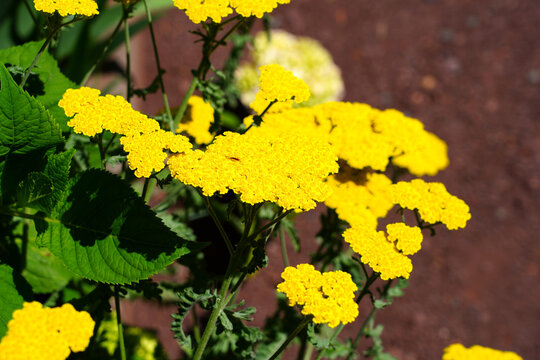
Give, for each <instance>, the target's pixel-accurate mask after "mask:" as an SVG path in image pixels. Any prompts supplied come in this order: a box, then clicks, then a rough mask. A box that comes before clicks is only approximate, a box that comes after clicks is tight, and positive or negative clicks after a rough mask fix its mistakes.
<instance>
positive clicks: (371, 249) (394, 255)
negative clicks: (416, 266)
mask: <svg viewBox="0 0 540 360" xmlns="http://www.w3.org/2000/svg"><path fill="white" fill-rule="evenodd" d="M343 238H344V240H345V241H346V242H347V243H349V245H350V246H351V248H352V249H353V250H354V251H355V252H356V253H358V254H359V255H360V261H362V263H364V264H367V265H369V266H371V268H372V269H373V270H374V271H376V272H378V273H380V274H381V275H380V276H381V279H383V280H389V279H395V278H397V277H403V278H405V279H408V278H409V275H410V273H411V271H412V268H413V266H412V262H411V259H409V258H408V257H407V256H406V255H404V254H403V253H401V252H400V251H399V250H398V249H397V248H396V245H395V243H394V241H392V240H389V239H388V238H387V237H386V234H385V233H384V232H383V231H376V230H373V229H369V228H367V227H364V226H357V227H355V226H353V227H351V228H349V229H347V230H345V232H344V233H343Z"/></svg>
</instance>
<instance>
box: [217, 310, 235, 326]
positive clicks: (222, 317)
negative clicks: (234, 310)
mask: <svg viewBox="0 0 540 360" xmlns="http://www.w3.org/2000/svg"><path fill="white" fill-rule="evenodd" d="M219 322H220V323H221V326H223V327H224V328H225V330H227V331H231V330H232V329H233V324H232V322H231V320H229V317H228V316H227V314H226V313H225V311H222V312H220V313H219Z"/></svg>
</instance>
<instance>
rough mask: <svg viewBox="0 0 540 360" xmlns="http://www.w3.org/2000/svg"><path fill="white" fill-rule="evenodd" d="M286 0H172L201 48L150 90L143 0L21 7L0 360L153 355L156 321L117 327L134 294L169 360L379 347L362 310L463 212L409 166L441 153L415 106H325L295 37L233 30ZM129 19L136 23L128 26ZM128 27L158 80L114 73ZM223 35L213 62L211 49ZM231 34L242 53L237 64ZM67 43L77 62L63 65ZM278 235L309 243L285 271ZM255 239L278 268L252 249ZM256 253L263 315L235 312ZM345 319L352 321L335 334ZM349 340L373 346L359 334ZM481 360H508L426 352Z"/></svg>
mask: <svg viewBox="0 0 540 360" xmlns="http://www.w3.org/2000/svg"><path fill="white" fill-rule="evenodd" d="M290 2H291V1H290V0H257V1H255V0H171V1H170V2H169V3H168V4H167V6H166V7H167V8H171V11H181V12H182V13H185V15H186V16H187V17H188V18H189V20H191V23H190V24H192V29H191V32H192V33H193V34H194V36H196V37H197V38H195V39H194V40H196V41H200V42H202V54H201V58H200V63H199V65H198V66H197V67H196V68H195V69H193V72H192V74H193V78H192V79H189V81H190V86H189V88H188V90H187V91H186V94H184V97H183V99H171V102H170V104H169V98H168V96H167V92H166V89H165V84H164V81H163V75H164V70H163V68H162V67H161V63H160V58H159V51H158V46H157V41H156V36H155V33H154V29H153V22H152V15H153V14H155V12H156V11H157V10H159V6H163V5H159V4H158V3H157V2H150V1H147V0H135V1H133V0H129V1H128V0H122V1H116V2H107V1H97V2H96V1H93V0H49V1H47V0H35V1H34V2H33V4H34V9H32V8H31V6H30V5H31V4H30V3H28V4H27V5H28V9H27V10H29V11H30V14H31V16H32V17H33V19H34V20H35V26H36V31H35V32H34V34H35V35H36V37H39V38H36V39H35V40H36V41H31V42H28V43H25V44H21V45H17V46H13V47H11V48H8V49H2V50H0V60H1V61H2V62H1V64H0V86H1V88H0V109H1V111H0V175H1V176H0V215H1V216H0V228H1V229H2V231H1V232H0V233H1V234H0V294H1V296H0V359H2V360H4V359H6V360H13V359H45V360H56V359H67V358H68V357H73V358H84V359H107V358H117V359H122V360H126V359H133V360H140V359H144V360H152V359H167V355H166V354H165V352H164V350H163V347H162V345H161V344H160V341H159V340H158V339H157V337H156V336H155V334H153V333H152V332H150V331H147V330H143V329H140V328H136V327H126V326H125V324H124V321H123V319H122V309H123V306H124V305H125V303H126V302H127V301H129V300H130V299H133V298H144V299H147V300H149V301H154V302H157V303H160V304H165V303H171V302H172V303H175V304H177V306H178V311H177V312H175V313H174V314H172V318H173V321H172V324H171V330H172V332H173V336H174V338H175V339H176V342H177V344H178V346H179V347H180V348H181V350H182V354H183V355H182V358H185V359H193V360H200V359H253V360H259V359H261V360H262V359H264V360H273V359H276V358H278V357H280V356H282V354H283V352H284V350H285V349H286V348H287V347H288V346H289V344H290V343H291V342H295V343H297V345H298V349H299V350H298V351H299V353H298V355H297V358H299V359H308V358H310V356H311V355H312V354H313V352H317V359H321V358H325V357H326V358H332V359H335V358H346V359H351V358H353V357H355V356H356V354H358V353H359V352H361V351H363V354H364V355H366V356H368V357H374V358H375V359H393V358H394V357H393V356H391V355H390V354H387V353H385V352H384V349H383V347H382V341H381V339H380V333H381V331H380V328H379V327H376V326H375V315H376V313H377V312H378V311H380V310H381V309H383V308H384V307H387V306H389V305H390V304H391V303H392V302H393V300H394V299H395V298H396V297H398V296H402V295H403V290H404V289H405V288H406V287H407V279H409V278H410V277H411V276H414V273H415V272H414V271H413V258H414V257H416V256H422V255H420V253H421V248H422V245H423V244H425V243H426V242H431V241H432V239H430V238H428V237H427V236H426V235H427V234H430V235H435V233H436V232H437V231H439V229H441V228H442V227H443V226H444V227H446V228H447V229H449V230H459V229H462V228H464V227H465V226H466V225H467V223H468V221H469V220H470V219H471V214H470V210H469V207H468V205H467V204H466V202H465V201H464V200H462V199H460V198H459V197H458V196H456V195H453V194H450V193H449V192H448V191H447V189H446V187H445V185H444V184H442V183H439V182H435V181H430V180H424V179H420V177H427V176H432V175H435V174H437V173H438V172H439V171H441V170H443V169H445V168H446V167H447V166H448V165H449V158H448V149H447V146H446V144H445V142H444V141H443V140H442V139H440V138H439V137H438V136H437V135H435V134H433V133H431V132H430V131H428V130H427V129H426V128H425V127H424V125H423V124H422V122H421V121H420V120H418V119H415V118H413V117H410V116H408V115H406V114H404V113H402V112H400V111H399V110H395V109H385V110H382V109H376V108H374V107H372V106H370V105H368V104H365V103H360V102H345V101H339V100H340V98H341V97H342V96H343V81H342V79H341V77H340V71H339V69H338V68H337V67H336V65H335V64H334V63H333V61H332V59H331V56H330V55H329V53H328V52H327V51H326V50H325V49H324V48H322V46H321V45H320V44H318V43H317V42H315V41H314V40H310V39H305V38H296V37H294V36H293V35H291V34H286V33H284V32H282V31H279V30H271V31H270V30H267V31H264V32H262V33H260V34H258V35H256V36H255V37H254V38H253V37H252V36H251V28H252V26H253V25H254V24H255V23H256V21H258V19H259V18H262V17H264V18H265V20H266V21H265V22H266V23H269V22H268V21H267V20H268V19H269V16H270V14H271V13H272V11H273V10H274V9H276V8H277V7H278V6H283V7H285V5H286V4H289V3H290ZM98 4H99V6H98ZM98 7H99V10H98ZM141 13H143V14H144V15H145V16H146V19H145V20H144V22H142V23H138V22H137V23H135V22H130V21H129V19H130V18H132V17H133V16H134V15H135V14H141ZM182 16H183V15H182ZM92 18H93V19H92ZM111 19H115V21H116V26H114V24H113V26H112V27H110V29H101V30H103V31H104V34H103V36H101V37H100V36H98V38H101V39H105V41H103V42H100V43H92V46H90V44H88V49H90V50H89V51H88V52H87V53H84V52H83V51H82V50H81V49H82V48H83V47H84V46H85V45H86V44H87V42H89V41H90V40H89V39H88V33H90V34H92V36H94V35H95V33H96V34H97V33H98V30H96V27H95V26H96V25H95V24H98V25H99V26H100V27H101V26H104V25H103V24H106V23H108V22H109V21H110V20H111ZM93 21H95V22H93ZM43 24H46V26H45V28H44V29H43V28H42V26H43ZM144 24H147V25H148V31H149V34H150V38H151V40H152V48H153V53H154V59H155V65H156V75H155V78H154V81H153V82H152V84H151V85H150V86H148V87H147V88H143V89H141V88H137V87H135V86H134V84H133V82H132V81H131V79H132V77H131V75H132V71H131V62H132V60H134V59H132V58H131V52H130V39H131V32H130V31H134V30H139V29H140V28H141V25H144ZM86 26H89V27H90V28H86ZM93 26H94V27H93ZM104 27H105V26H104ZM80 29H85V30H84V31H80ZM88 29H91V30H88ZM42 30H44V31H42ZM87 30H88V31H87ZM121 30H123V32H124V34H123V36H122V35H121V34H120V31H121ZM41 34H46V36H45V37H44V38H41V37H40V36H41ZM68 34H69V36H71V37H68V36H67V35H68ZM77 36H80V38H77ZM75 38H77V41H73V39H75ZM120 38H122V39H123V44H124V49H125V50H124V51H125V62H124V63H123V65H118V67H122V66H123V67H124V68H123V69H122V71H120V74H119V79H115V80H113V82H112V83H110V84H108V85H106V86H102V87H101V86H100V88H99V89H98V88H97V87H98V86H97V85H94V87H91V86H87V83H88V82H90V83H92V84H98V83H100V82H99V81H98V75H99V71H100V69H101V67H102V65H103V62H104V60H105V59H106V57H107V54H109V53H110V52H111V51H112V50H113V48H114V47H115V46H116V44H117V43H119V39H120ZM231 40H232V41H231ZM100 41H101V40H100ZM228 42H230V43H231V44H232V46H231V47H229V48H228V49H229V50H230V54H229V57H228V59H227V60H226V62H225V64H224V65H223V68H221V69H220V68H218V67H217V66H216V64H213V63H212V54H213V52H214V51H215V50H216V49H217V48H219V47H220V46H223V45H226V44H227V43H228ZM69 43H76V44H77V46H76V47H75V48H74V49H73V51H72V52H71V53H69V51H68V50H66V49H67V47H64V48H62V44H69ZM250 43H251V44H253V47H252V48H253V53H252V54H251V57H250V59H251V60H250V61H251V62H250V63H244V64H243V65H241V66H240V65H239V64H240V60H241V59H243V58H246V57H243V52H244V49H247V48H249V46H248V44H250ZM64 46H68V45H64ZM292 47H294V49H293V50H294V54H293V55H291V54H289V53H288V52H289V51H290V50H291V48H292ZM66 53H69V54H68V55H65V54H66ZM60 54H64V56H65V57H64V58H62V59H61V57H60ZM81 54H82V55H81ZM70 57H73V58H76V59H77V60H76V66H75V65H72V66H67V65H65V64H67V63H69V58H70ZM248 58H249V57H248ZM59 59H61V60H62V61H60V62H59V61H58V60H59ZM74 61H75V60H74ZM321 71H322V73H321ZM64 72H66V73H69V75H70V78H68V77H67V76H65V75H64ZM167 76H174V75H172V74H168V75H167ZM118 80H120V84H122V89H123V90H118V89H119V88H118V86H119V85H118ZM176 80H178V79H176ZM124 86H125V87H124ZM112 89H115V90H114V91H113V90H112ZM151 93H159V94H160V95H161V100H162V110H161V111H160V112H159V113H157V114H144V113H142V112H140V111H137V110H135V109H134V108H133V106H132V103H133V100H134V98H135V97H138V98H141V99H142V100H145V99H146V96H147V95H148V94H151ZM240 99H241V101H239V100H240ZM242 103H243V104H242ZM171 105H174V106H171ZM406 179H409V180H406ZM307 211H316V212H317V214H319V215H320V230H319V232H318V234H317V236H316V238H315V239H310V238H302V239H300V237H299V236H298V233H297V231H296V229H295V218H296V216H297V215H298V214H299V213H302V212H307ZM286 234H288V239H290V240H291V242H292V245H293V247H294V248H295V250H296V251H300V243H301V242H303V243H308V242H312V243H316V244H317V245H318V248H317V250H316V251H315V252H314V253H313V254H311V255H310V257H309V260H304V261H302V262H301V263H297V264H291V263H290V261H289V255H288V252H287V249H288V247H287V238H286V237H285V235H286ZM271 241H279V243H280V246H281V253H282V258H283V261H282V262H278V263H276V262H275V261H272V262H271V263H269V259H268V257H267V255H266V247H267V244H268V243H269V242H271ZM215 254H218V259H216V257H215ZM267 266H269V267H273V269H274V270H275V271H276V272H277V273H281V277H282V281H281V282H279V283H276V284H274V285H275V289H274V291H269V292H268V294H265V298H266V299H267V301H274V299H275V301H276V303H277V310H276V313H275V314H274V315H272V316H270V317H269V318H268V319H266V320H267V321H266V324H265V325H264V326H262V327H252V326H249V325H248V324H249V321H251V320H252V317H253V316H256V308H254V307H248V306H247V305H246V304H245V302H244V300H242V299H241V297H242V294H243V293H242V291H241V290H242V288H243V284H244V282H245V280H246V279H252V280H251V281H255V282H256V281H258V277H257V276H258V272H259V270H260V269H262V268H264V267H267ZM155 275H159V276H155ZM168 275H173V276H172V278H173V279H176V280H175V281H166V280H163V279H168V278H170V277H168ZM175 275H176V276H175ZM178 279H182V280H181V281H177V280H178ZM375 288H376V291H375ZM35 299H38V300H39V301H40V302H38V301H36V300H35ZM249 305H253V304H249ZM255 305H257V304H255ZM360 315H361V316H360ZM188 317H189V318H190V320H189V321H186V319H187V318H188ZM345 326H347V327H350V328H356V333H357V335H356V336H355V337H351V338H348V339H345V338H344V336H343V334H342V333H341V331H342V330H343V328H344V327H345ZM349 333H351V332H349ZM362 337H367V338H369V339H371V340H372V342H373V345H372V346H371V347H369V348H368V349H363V348H362V347H361V345H360V339H361V338H362ZM464 340H465V339H464ZM442 352H443V351H442V350H441V354H442ZM72 354H74V355H72ZM488 358H489V359H496V358H497V359H498V358H500V359H521V358H520V357H519V356H518V355H516V354H514V353H511V352H501V351H497V350H492V349H487V348H483V347H479V346H473V347H472V348H470V349H467V348H465V347H464V346H462V345H459V344H454V345H451V346H449V347H448V348H446V349H445V350H444V354H443V355H442V359H443V360H458V359H488Z"/></svg>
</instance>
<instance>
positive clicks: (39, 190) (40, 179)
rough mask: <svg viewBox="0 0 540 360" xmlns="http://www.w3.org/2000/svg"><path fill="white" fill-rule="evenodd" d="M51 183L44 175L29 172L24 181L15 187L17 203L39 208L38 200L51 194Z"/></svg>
mask: <svg viewBox="0 0 540 360" xmlns="http://www.w3.org/2000/svg"><path fill="white" fill-rule="evenodd" d="M52 191H53V183H52V181H51V179H49V178H48V177H47V176H46V175H44V174H43V173H39V172H31V173H30V174H28V177H27V178H26V180H25V181H23V182H22V183H20V184H19V186H18V188H17V204H18V206H19V207H26V206H29V207H35V208H38V209H39V210H41V208H40V206H39V204H36V202H38V201H39V200H43V198H44V197H47V196H48V195H50V194H52Z"/></svg>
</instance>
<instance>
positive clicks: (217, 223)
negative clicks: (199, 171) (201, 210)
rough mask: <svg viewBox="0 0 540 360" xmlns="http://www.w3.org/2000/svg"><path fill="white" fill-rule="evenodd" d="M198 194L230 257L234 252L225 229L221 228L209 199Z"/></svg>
mask: <svg viewBox="0 0 540 360" xmlns="http://www.w3.org/2000/svg"><path fill="white" fill-rule="evenodd" d="M199 193H200V194H201V196H202V197H203V199H204V204H205V205H206V209H207V210H208V213H209V214H210V216H211V217H212V220H214V223H215V224H216V226H217V228H218V230H219V233H220V234H221V237H222V238H223V240H224V241H225V245H227V250H228V251H229V255H231V256H232V254H233V252H234V247H233V245H232V243H231V240H230V239H229V236H228V235H227V233H226V232H225V229H224V228H223V225H221V221H219V217H218V216H217V214H216V212H215V210H214V208H213V207H212V204H211V203H210V199H209V198H208V196H204V195H203V194H202V193H201V192H199Z"/></svg>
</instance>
